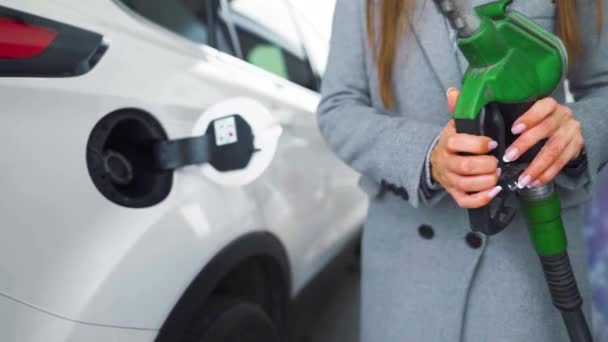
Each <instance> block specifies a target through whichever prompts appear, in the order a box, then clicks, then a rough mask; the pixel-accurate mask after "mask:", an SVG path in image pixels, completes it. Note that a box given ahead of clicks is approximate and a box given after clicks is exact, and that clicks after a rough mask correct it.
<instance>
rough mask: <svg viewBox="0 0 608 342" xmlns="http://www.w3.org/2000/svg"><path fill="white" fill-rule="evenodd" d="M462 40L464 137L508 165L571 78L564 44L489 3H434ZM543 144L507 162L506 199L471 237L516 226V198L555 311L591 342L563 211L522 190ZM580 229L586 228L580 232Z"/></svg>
mask: <svg viewBox="0 0 608 342" xmlns="http://www.w3.org/2000/svg"><path fill="white" fill-rule="evenodd" d="M434 1H435V4H436V5H437V8H438V10H439V11H440V12H441V13H442V14H443V16H444V17H445V18H446V19H447V20H448V21H449V22H450V25H451V26H452V28H453V29H454V30H455V31H456V32H457V34H458V47H459V49H460V51H461V52H462V54H463V55H464V57H465V58H466V59H467V61H468V62H469V67H468V68H467V70H466V72H465V74H464V76H463V85H462V90H461V93H460V98H459V99H458V103H457V105H456V109H455V111H454V119H455V122H456V130H457V131H458V133H467V134H473V135H485V136H489V137H492V138H493V139H494V140H496V141H497V142H498V148H497V149H496V150H495V151H494V152H493V153H494V155H495V156H496V157H497V158H498V159H499V160H502V156H503V155H504V153H505V149H506V147H507V146H508V145H510V144H511V143H513V141H515V139H516V138H517V137H516V136H514V135H513V134H512V133H511V130H510V128H511V126H512V125H513V123H514V122H515V120H517V118H518V117H519V116H521V115H523V114H524V113H525V112H526V111H527V110H528V109H529V108H530V107H531V106H532V105H533V104H534V102H535V101H537V100H539V99H541V98H543V97H546V96H549V95H550V94H551V93H552V92H553V91H554V90H555V89H556V88H557V87H558V85H559V83H560V82H561V81H562V78H563V77H564V76H565V73H566V70H567V66H568V60H567V52H566V49H565V48H564V45H563V44H562V42H561V40H560V39H559V38H557V37H556V36H555V35H553V34H552V33H550V32H548V31H546V30H545V29H544V28H542V27H541V26H539V25H537V24H536V23H534V22H533V21H531V20H530V19H528V18H526V17H525V16H524V15H523V14H521V13H518V12H516V11H512V10H510V9H509V8H508V6H509V5H510V4H511V3H512V2H513V0H500V1H494V2H490V3H487V4H484V5H481V6H478V7H475V8H474V9H473V8H472V6H471V5H470V4H469V1H468V0H434ZM543 145H544V142H541V143H539V144H537V146H535V147H534V148H532V149H531V150H530V151H528V152H527V153H525V154H524V155H523V156H521V157H520V158H519V159H518V160H517V161H516V162H514V163H504V162H502V161H501V164H500V167H501V168H502V170H503V174H502V176H501V180H500V185H501V186H502V187H503V189H504V190H503V192H501V194H500V195H499V196H497V197H496V198H495V199H494V200H493V201H492V202H491V203H490V204H489V205H488V206H486V207H483V208H479V209H472V210H469V220H470V223H471V229H472V230H473V231H478V232H482V233H484V234H486V235H494V234H497V233H499V232H501V231H502V230H504V229H505V228H506V227H507V226H508V225H509V224H510V223H511V222H512V220H513V218H514V216H515V214H516V209H515V208H512V207H510V206H508V204H507V202H508V201H507V200H508V199H509V198H510V196H512V195H514V194H516V195H517V197H518V199H519V204H520V209H521V212H522V213H523V216H524V218H525V221H526V223H527V225H528V229H529V232H530V236H531V240H532V244H533V246H534V248H535V250H536V252H537V254H538V255H539V257H540V260H541V264H542V267H543V271H544V275H545V279H546V281H547V285H548V287H549V290H550V292H551V296H552V299H553V303H554V305H555V306H556V307H557V308H558V309H559V310H560V311H561V313H562V317H563V319H564V323H565V325H566V328H567V330H568V334H569V336H570V340H571V341H573V342H590V341H592V340H593V339H592V337H591V333H590V331H589V327H588V325H587V321H586V319H585V317H584V315H583V312H582V302H583V301H582V298H581V296H580V293H579V290H578V287H577V284H576V279H575V277H574V274H573V272H572V268H571V265H570V259H569V257H568V252H567V245H568V244H567V239H566V232H565V229H564V225H563V222H562V218H561V204H560V200H559V196H558V194H557V192H556V190H555V186H554V184H548V185H545V186H542V187H539V188H534V189H530V188H524V189H520V188H519V187H518V186H517V180H518V178H519V176H520V174H521V173H522V172H523V171H524V170H525V169H526V168H527V166H528V165H529V163H530V162H531V161H532V160H533V159H534V157H535V156H536V155H537V154H538V152H539V151H540V149H541V148H542V146H543ZM581 228H582V227H581Z"/></svg>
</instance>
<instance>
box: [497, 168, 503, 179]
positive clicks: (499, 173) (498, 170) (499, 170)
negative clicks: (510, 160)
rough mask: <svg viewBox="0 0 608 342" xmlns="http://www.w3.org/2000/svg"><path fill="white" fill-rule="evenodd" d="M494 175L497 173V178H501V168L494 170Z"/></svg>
mask: <svg viewBox="0 0 608 342" xmlns="http://www.w3.org/2000/svg"><path fill="white" fill-rule="evenodd" d="M496 173H498V177H500V176H502V169H501V168H498V169H497V170H496Z"/></svg>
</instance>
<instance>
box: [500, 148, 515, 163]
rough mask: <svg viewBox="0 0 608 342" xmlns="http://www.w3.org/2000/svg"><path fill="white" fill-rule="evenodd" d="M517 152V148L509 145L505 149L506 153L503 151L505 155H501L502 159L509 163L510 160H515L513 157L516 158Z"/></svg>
mask: <svg viewBox="0 0 608 342" xmlns="http://www.w3.org/2000/svg"><path fill="white" fill-rule="evenodd" d="M518 153H519V150H518V149H517V148H515V147H511V148H509V149H508V150H507V153H505V156H504V157H502V160H503V161H504V162H505V163H510V162H512V161H515V159H517V154H518Z"/></svg>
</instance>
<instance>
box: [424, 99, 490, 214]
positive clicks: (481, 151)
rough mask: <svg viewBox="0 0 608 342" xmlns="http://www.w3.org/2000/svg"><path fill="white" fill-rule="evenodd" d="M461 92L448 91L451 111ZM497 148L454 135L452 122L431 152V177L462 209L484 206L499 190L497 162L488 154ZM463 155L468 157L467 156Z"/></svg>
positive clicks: (480, 139)
mask: <svg viewBox="0 0 608 342" xmlns="http://www.w3.org/2000/svg"><path fill="white" fill-rule="evenodd" d="M459 95H460V92H459V91H458V90H457V89H454V88H450V89H449V90H448V94H447V96H448V106H449V110H450V112H452V113H453V112H454V108H455V107H456V101H457V100H458V96H459ZM496 147H497V143H496V142H495V141H493V140H492V139H490V138H488V137H483V136H475V135H469V134H458V133H456V124H455V122H454V120H450V122H449V123H448V124H447V125H446V126H445V128H444V129H443V131H442V132H441V136H440V137H439V141H438V142H437V145H435V148H434V149H433V151H432V152H431V174H432V177H433V179H434V180H435V181H436V182H438V183H440V184H441V185H442V186H443V188H444V189H446V191H447V192H449V193H450V195H452V197H453V198H454V200H456V202H457V203H458V205H459V206H460V207H462V208H466V209H472V208H481V207H483V206H486V205H487V204H488V203H489V202H490V201H491V200H492V199H493V198H494V197H496V195H498V194H499V193H500V191H502V188H501V187H499V186H496V184H497V183H498V180H499V178H500V170H499V169H498V160H497V159H496V158H495V157H494V156H489V155H487V154H488V153H489V152H490V151H492V150H494V149H495V148H496ZM462 153H467V154H470V155H468V156H463V155H461V154H462Z"/></svg>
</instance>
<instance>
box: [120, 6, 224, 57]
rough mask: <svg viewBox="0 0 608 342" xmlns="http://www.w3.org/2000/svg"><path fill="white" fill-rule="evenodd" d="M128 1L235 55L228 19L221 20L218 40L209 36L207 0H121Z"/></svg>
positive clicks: (192, 37) (190, 36)
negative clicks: (229, 33) (229, 35)
mask: <svg viewBox="0 0 608 342" xmlns="http://www.w3.org/2000/svg"><path fill="white" fill-rule="evenodd" d="M121 1H122V2H123V3H124V4H125V5H127V6H128V7H129V8H130V9H132V10H133V11H134V12H137V13H138V14H140V15H142V16H143V17H145V18H146V19H148V20H150V21H152V22H154V23H156V24H159V25H161V26H163V27H165V28H167V29H169V30H171V31H173V32H175V33H177V34H179V35H181V36H183V37H185V38H188V39H190V40H192V41H194V42H196V43H199V44H206V45H209V44H210V41H213V42H214V43H213V44H211V45H215V46H212V47H214V48H217V49H219V50H221V51H224V52H228V53H230V54H232V55H234V48H233V46H232V44H231V43H230V39H228V38H227V37H228V30H227V28H226V25H225V24H224V23H218V26H217V28H216V36H217V38H216V39H215V40H210V39H209V38H210V37H209V31H210V30H209V27H208V23H207V11H206V8H207V6H206V2H207V1H205V0H171V1H166V0H121ZM209 1H213V0H209Z"/></svg>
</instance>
